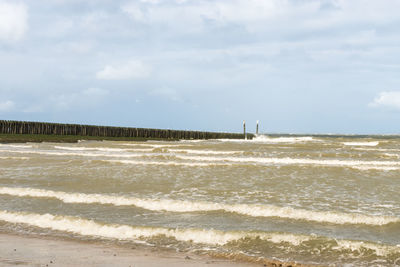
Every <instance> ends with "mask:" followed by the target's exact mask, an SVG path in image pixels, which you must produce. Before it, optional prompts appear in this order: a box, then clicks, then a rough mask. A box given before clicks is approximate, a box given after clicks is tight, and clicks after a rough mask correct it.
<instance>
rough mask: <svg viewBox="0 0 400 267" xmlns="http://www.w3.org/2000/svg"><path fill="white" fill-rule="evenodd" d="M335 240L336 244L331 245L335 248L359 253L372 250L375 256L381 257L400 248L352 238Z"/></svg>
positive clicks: (397, 251) (399, 251) (398, 250)
mask: <svg viewBox="0 0 400 267" xmlns="http://www.w3.org/2000/svg"><path fill="white" fill-rule="evenodd" d="M336 242H337V246H335V247H333V249H335V250H351V251H358V252H360V254H361V253H362V251H363V250H365V249H368V250H373V251H374V252H375V254H376V255H377V256H381V257H387V256H389V255H390V254H394V253H400V248H399V247H395V246H388V245H383V244H376V243H370V242H364V241H353V240H336Z"/></svg>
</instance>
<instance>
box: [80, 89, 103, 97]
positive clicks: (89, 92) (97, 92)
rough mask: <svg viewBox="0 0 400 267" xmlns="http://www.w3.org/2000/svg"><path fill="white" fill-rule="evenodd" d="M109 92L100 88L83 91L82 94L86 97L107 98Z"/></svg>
mask: <svg viewBox="0 0 400 267" xmlns="http://www.w3.org/2000/svg"><path fill="white" fill-rule="evenodd" d="M108 93H109V92H108V91H107V90H104V89H100V88H88V89H86V90H83V92H82V94H83V95H86V96H105V95H108Z"/></svg>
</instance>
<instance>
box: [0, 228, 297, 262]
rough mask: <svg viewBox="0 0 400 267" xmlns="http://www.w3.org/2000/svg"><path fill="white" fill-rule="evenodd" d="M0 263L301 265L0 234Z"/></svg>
mask: <svg viewBox="0 0 400 267" xmlns="http://www.w3.org/2000/svg"><path fill="white" fill-rule="evenodd" d="M0 266H46V267H47V266H48V267H51V266H115V267H120V266H121V267H122V266H124V267H129V266H131V267H153V266H154V267H155V266H170V267H172V266H177V267H181V266H182V267H183V266H190V267H195V266H209V267H212V266H218V267H228V266H229V267H235V266H247V267H251V266H302V265H297V264H290V263H280V262H277V261H271V262H263V263H246V262H237V261H236V262H234V261H231V260H228V259H216V258H211V257H208V256H199V255H194V254H190V253H183V252H182V253H175V252H166V251H162V252H160V251H154V250H151V248H149V249H147V248H138V247H131V248H128V247H123V246H118V245H112V244H105V243H97V242H78V241H72V240H60V239H53V238H47V237H43V238H42V237H36V236H20V235H12V234H5V233H1V234H0Z"/></svg>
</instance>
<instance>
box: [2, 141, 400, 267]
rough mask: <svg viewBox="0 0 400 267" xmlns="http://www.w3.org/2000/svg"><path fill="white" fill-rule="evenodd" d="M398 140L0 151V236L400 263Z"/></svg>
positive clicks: (11, 147) (49, 146)
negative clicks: (16, 234)
mask: <svg viewBox="0 0 400 267" xmlns="http://www.w3.org/2000/svg"><path fill="white" fill-rule="evenodd" d="M399 158H400V139H397V138H389V137H387V138H385V137H384V136H382V137H379V138H377V137H375V138H372V137H371V138H356V137H349V136H343V137H323V136H321V137H316V136H313V137H312V136H306V137H290V136H289V137H268V136H258V137H257V138H255V139H253V140H193V141H175V142H167V141H163V142H161V141H148V142H109V141H107V142H106V141H103V142H94V141H81V142H79V143H76V144H60V143H25V144H1V145H0V231H1V232H8V233H10V232H11V233H19V234H26V235H30V234H35V235H48V236H54V237H58V238H69V239H71V238H72V239H77V240H99V241H101V242H117V243H119V244H121V245H126V246H132V245H135V246H137V245H139V246H151V247H154V248H156V249H160V250H174V251H175V250H176V251H191V252H195V253H199V254H210V255H213V256H223V257H227V258H232V259H238V258H239V259H241V260H248V261H257V260H259V261H260V260H262V259H263V258H273V259H278V260H283V261H297V262H300V263H307V264H321V265H330V264H331V265H334V266H336V265H337V266H343V265H346V266H400V160H399Z"/></svg>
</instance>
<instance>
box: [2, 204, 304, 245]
mask: <svg viewBox="0 0 400 267" xmlns="http://www.w3.org/2000/svg"><path fill="white" fill-rule="evenodd" d="M0 220H3V221H6V222H11V223H23V224H27V225H31V226H36V227H40V228H48V229H52V230H57V231H64V232H69V233H75V234H79V235H83V236H94V237H101V238H112V239H120V240H137V239H142V238H151V237H156V236H161V235H164V236H166V237H170V238H171V237H172V238H175V239H176V240H179V241H187V242H194V243H202V244H210V245H224V244H226V243H228V242H231V241H235V240H240V239H243V238H253V239H255V238H260V239H262V240H267V241H270V242H273V243H283V242H285V243H291V244H293V245H299V244H301V243H302V242H304V241H308V240H309V237H308V236H304V235H293V234H284V233H265V232H259V233H256V232H243V231H230V232H223V231H218V230H209V229H171V228H162V227H133V226H129V225H120V224H104V223H99V222H95V221H92V220H87V219H82V218H78V217H70V216H55V215H51V214H43V215H42V214H35V213H25V212H8V211H0Z"/></svg>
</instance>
